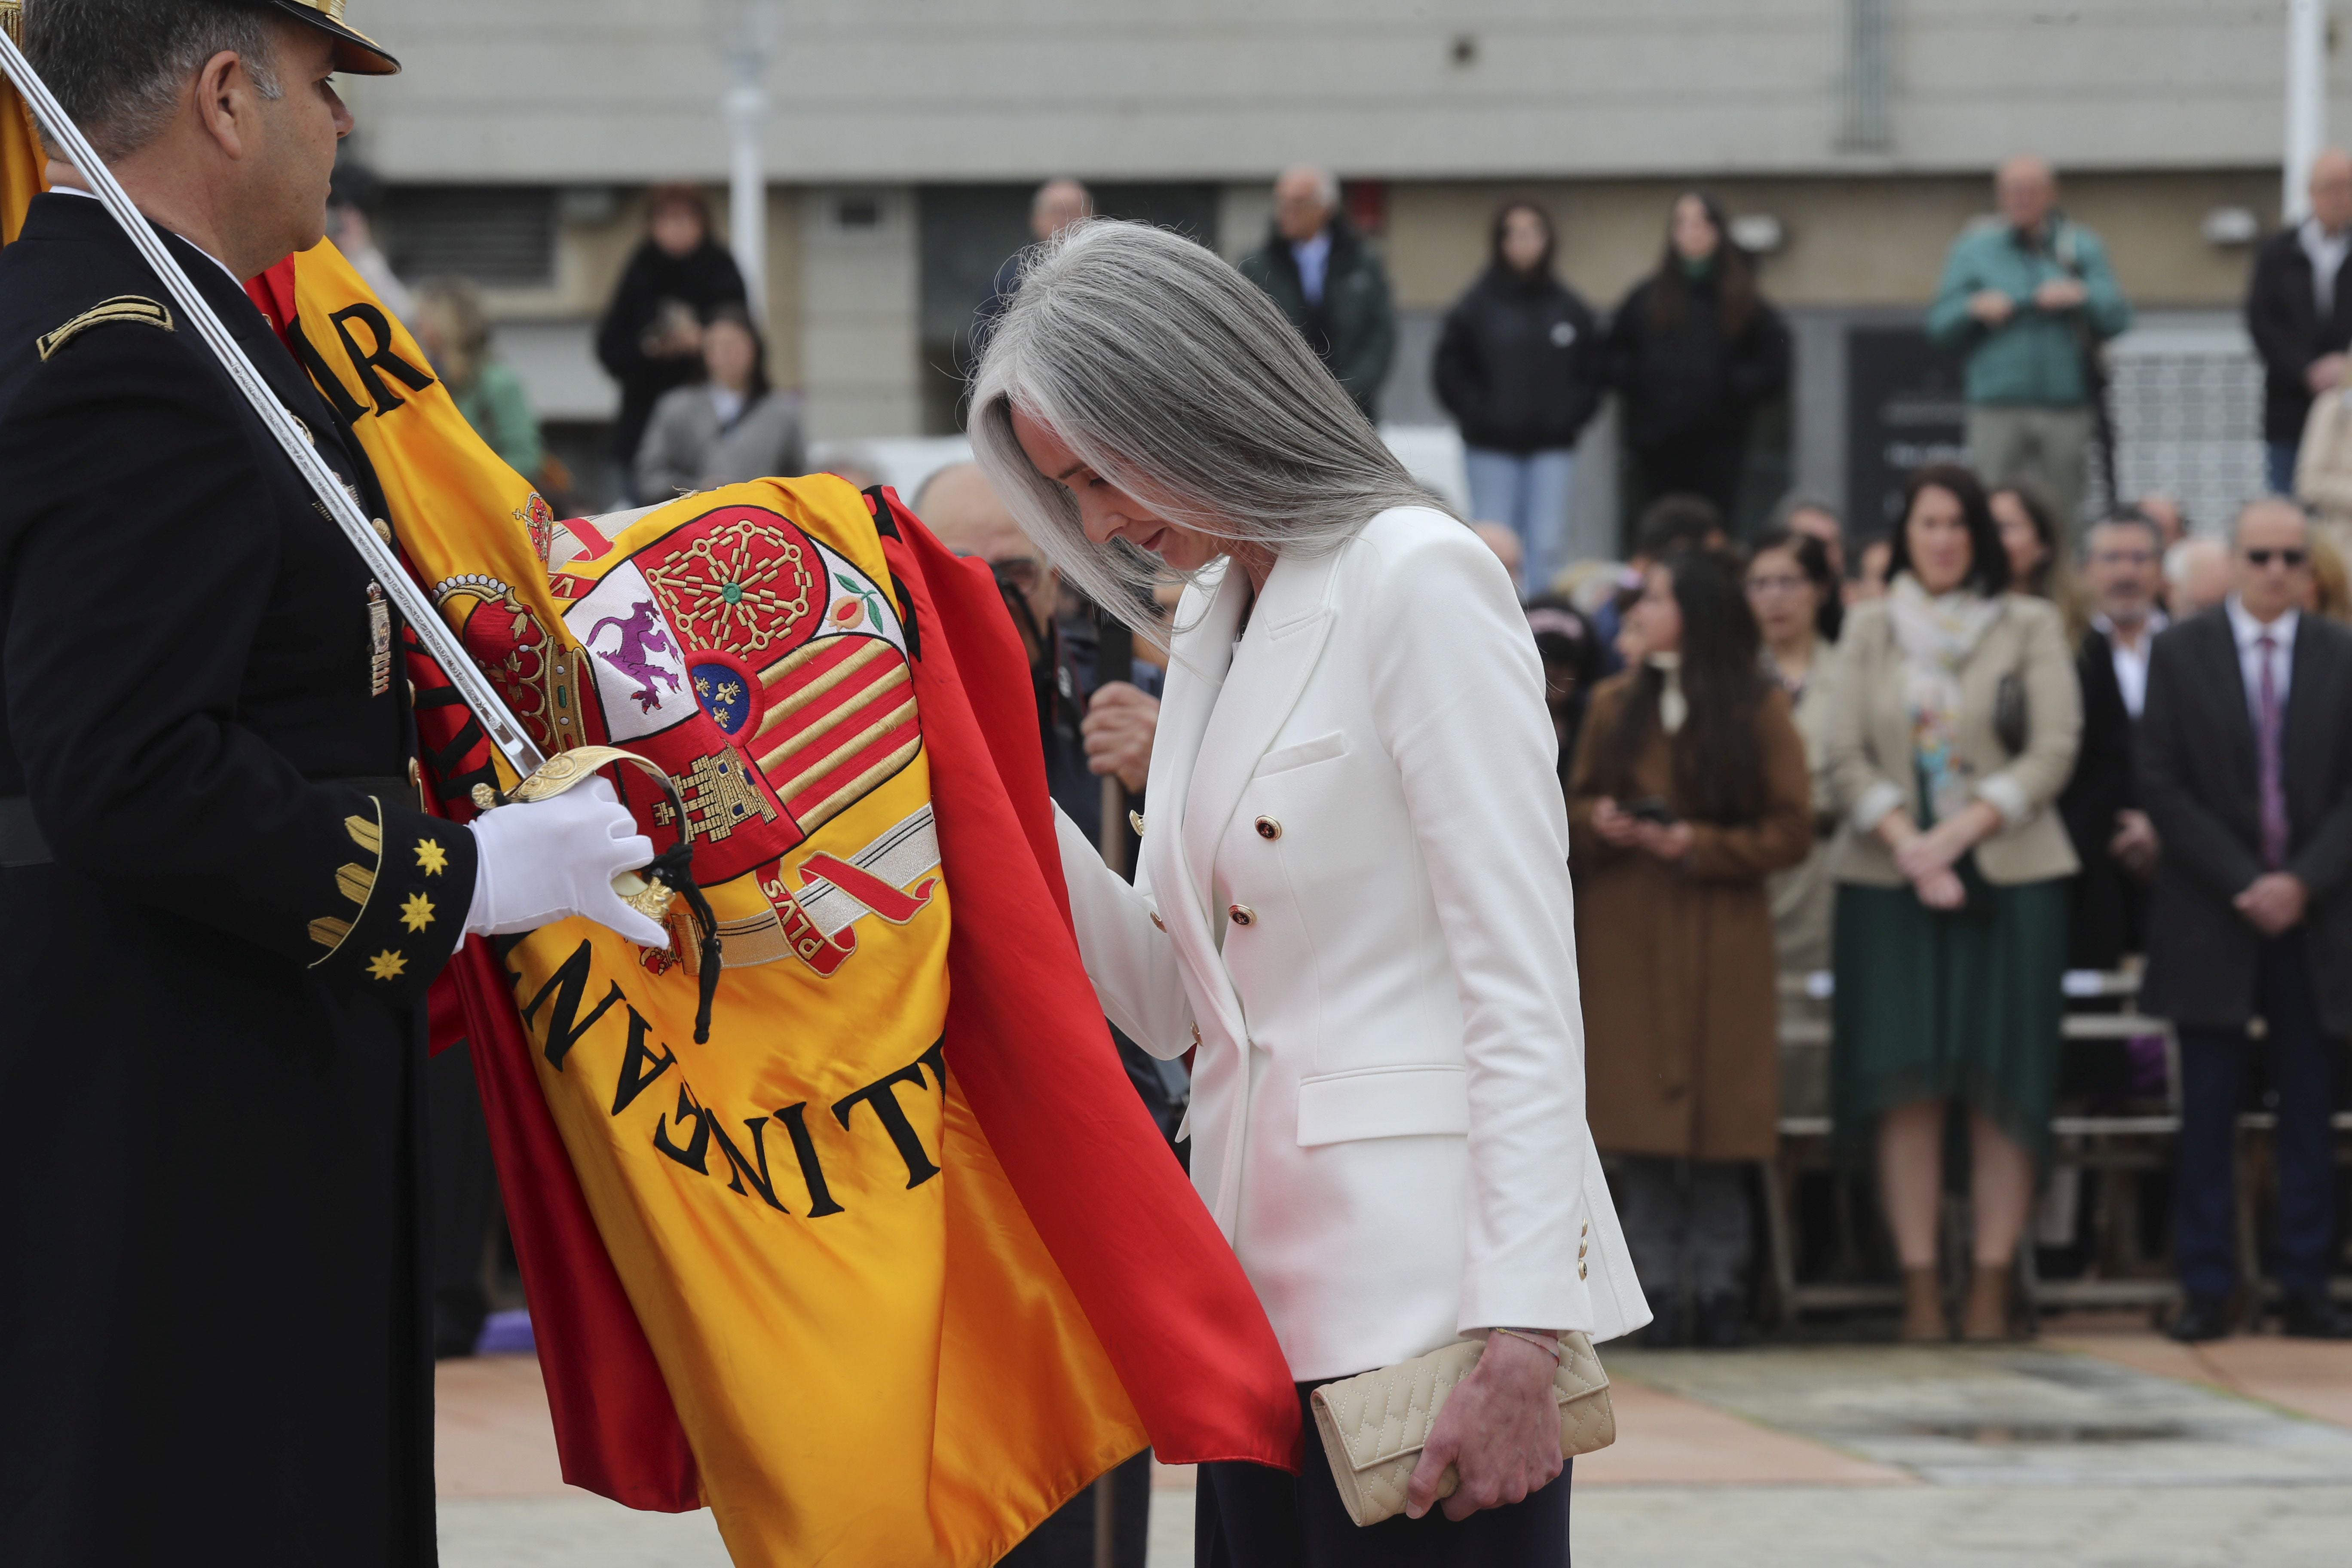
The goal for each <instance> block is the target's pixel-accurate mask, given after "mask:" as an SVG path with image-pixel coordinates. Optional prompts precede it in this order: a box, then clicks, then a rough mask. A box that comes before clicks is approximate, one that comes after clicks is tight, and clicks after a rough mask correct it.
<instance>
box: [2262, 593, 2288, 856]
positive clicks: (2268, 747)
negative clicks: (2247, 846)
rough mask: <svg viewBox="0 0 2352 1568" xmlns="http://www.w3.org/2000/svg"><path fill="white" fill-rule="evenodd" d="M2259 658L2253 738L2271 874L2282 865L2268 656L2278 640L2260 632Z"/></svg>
mask: <svg viewBox="0 0 2352 1568" xmlns="http://www.w3.org/2000/svg"><path fill="white" fill-rule="evenodd" d="M2254 647H2255V650H2256V652H2257V653H2258V654H2259V656H2260V657H2261V658H2262V662H2263V673H2262V679H2260V680H2259V681H2257V682H2256V683H2255V690H2256V695H2257V699H2258V700H2259V701H2260V703H2261V706H2262V724H2261V732H2260V733H2259V734H2257V735H2256V736H2255V737H2254V744H2255V749H2256V752H2257V753H2258V755H2259V756H2260V757H2261V759H2262V807H2263V865H2265V866H2267V867H2269V868H2271V869H2272V870H2273V871H2275V870H2277V869H2278V868H2280V867H2282V866H2284V865H2285V864H2286V839H2287V828H2286V769H2285V766H2284V763H2283V761H2282V759H2281V756H2280V747H2279V728H2280V726H2279V720H2280V714H2279V700H2278V677H2277V675H2276V674H2274V673H2273V666H2272V664H2271V656H2272V655H2273V653H2275V652H2276V651H2277V649H2278V639H2276V638H2275V637H2272V636H2271V635H2270V634H2269V633H2268V632H2264V633H2263V635H2262V636H2261V637H2256V638H2255V639H2254Z"/></svg>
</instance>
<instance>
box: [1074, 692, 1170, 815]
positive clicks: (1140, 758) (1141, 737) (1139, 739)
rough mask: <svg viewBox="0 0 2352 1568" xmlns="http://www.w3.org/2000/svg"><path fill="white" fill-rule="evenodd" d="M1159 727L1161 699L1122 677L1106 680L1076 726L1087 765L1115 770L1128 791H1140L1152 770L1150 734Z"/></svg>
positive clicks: (1097, 768) (1107, 770)
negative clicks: (1082, 741) (1084, 750)
mask: <svg viewBox="0 0 2352 1568" xmlns="http://www.w3.org/2000/svg"><path fill="white" fill-rule="evenodd" d="M1159 727H1160V699H1158V698H1157V697H1154V696H1152V695H1151V694H1150V693H1149V692H1147V691H1145V690H1144V689H1142V688H1140V687H1138V686H1131V685H1129V683H1128V682H1126V681H1124V680H1113V681H1108V682H1106V683H1105V684H1104V685H1103V687H1102V689H1100V690H1098V691H1097V692H1096V693H1095V694H1094V700H1092V701H1090V702H1089V703H1087V716H1086V718H1085V719H1084V720H1083V721H1081V722H1080V724H1079V728H1078V733H1079V736H1080V737H1081V738H1082V739H1083V740H1084V741H1085V742H1086V748H1087V768H1088V769H1090V770H1091V771H1093V772H1095V773H1117V774H1118V782H1119V783H1121V784H1125V785H1126V786H1127V788H1128V792H1129V794H1134V793H1136V792H1138V791H1139V790H1141V789H1142V788H1143V783H1144V780H1145V779H1147V778H1149V777H1150V773H1151V737H1152V734H1153V732H1154V731H1157V730H1158V729H1159Z"/></svg>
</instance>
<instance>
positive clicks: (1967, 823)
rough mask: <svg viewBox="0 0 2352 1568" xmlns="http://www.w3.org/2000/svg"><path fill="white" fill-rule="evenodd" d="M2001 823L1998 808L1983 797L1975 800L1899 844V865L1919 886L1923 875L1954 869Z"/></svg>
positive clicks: (1897, 861)
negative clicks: (1964, 856) (1963, 857)
mask: <svg viewBox="0 0 2352 1568" xmlns="http://www.w3.org/2000/svg"><path fill="white" fill-rule="evenodd" d="M1999 827H2000V812H1999V811H1998V810H1996V809H1995V808H1994V807H1993V806H1991V805H1988V804H1986V803H1985V802H1983V801H1980V800H1979V801H1974V802H1971V803H1970V804H1969V805H1968V806H1967V807H1966V808H1965V809H1963V810H1961V811H1959V812H1958V813H1956V814H1954V815H1953V816H1950V817H1948V818H1947V819H1946V820H1945V821H1942V822H1939V823H1937V824H1936V826H1933V827H1931V828H1929V829H1928V830H1927V832H1925V833H1916V832H1915V833H1914V834H1913V835H1912V836H1911V837H1909V838H1908V839H1906V841H1904V842H1903V843H1901V844H1898V845H1896V846H1895V868H1897V869H1898V870H1900V871H1901V872H1902V873H1903V874H1904V875H1905V876H1906V877H1907V878H1909V879H1911V882H1912V884H1913V885H1914V886H1915V887H1916V886H1917V885H1918V883H1919V882H1920V880H1921V879H1923V878H1927V877H1932V876H1934V875H1935V874H1936V873H1937V872H1938V871H1948V870H1950V869H1951V868H1952V867H1954V866H1956V865H1958V863H1959V858H1960V857H1961V856H1963V855H1965V854H1967V853H1968V852H1969V850H1971V849H1973V848H1975V847H1977V846H1978V845H1979V844H1980V843H1982V842H1983V841H1984V840H1985V839H1986V838H1988V837H1991V836H1992V834H1993V832H1994V831H1995V830H1996V829H1997V828H1999Z"/></svg>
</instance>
